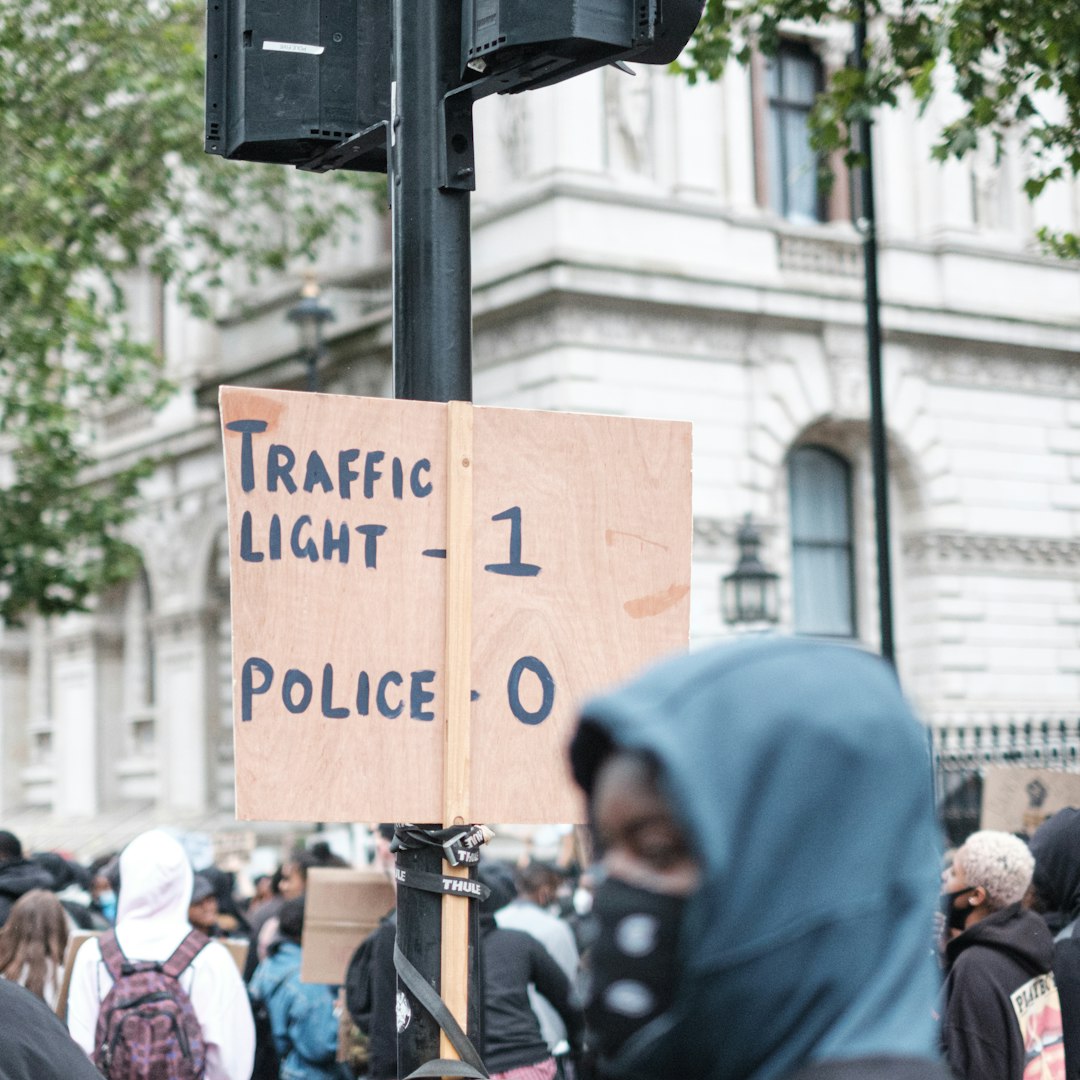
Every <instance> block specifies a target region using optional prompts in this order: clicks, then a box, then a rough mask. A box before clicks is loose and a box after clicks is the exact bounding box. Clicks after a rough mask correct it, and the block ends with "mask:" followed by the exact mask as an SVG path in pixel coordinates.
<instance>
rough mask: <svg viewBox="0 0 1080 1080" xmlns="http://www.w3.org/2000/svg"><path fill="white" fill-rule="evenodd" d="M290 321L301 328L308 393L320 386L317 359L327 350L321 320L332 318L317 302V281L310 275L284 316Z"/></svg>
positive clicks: (329, 310) (323, 306)
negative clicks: (297, 297) (296, 301)
mask: <svg viewBox="0 0 1080 1080" xmlns="http://www.w3.org/2000/svg"><path fill="white" fill-rule="evenodd" d="M286 317H287V318H288V320H289V322H292V323H296V328H297V329H298V330H299V331H300V349H301V352H302V353H303V354H304V363H305V365H306V366H307V388H308V390H309V391H310V392H311V393H315V392H316V391H317V390H318V389H319V361H320V360H321V359H322V357H323V353H324V351H325V349H326V346H325V343H324V342H323V323H328V322H333V321H334V318H335V316H334V312H333V311H332V310H331V309H330V308H328V307H327V306H326V305H325V304H322V303H320V302H319V283H318V282H317V281H316V280H315V277H314V276H313V275H309V276H308V279H307V281H306V282H305V283H304V287H303V288H302V289H301V290H300V300H299V302H298V303H296V304H294V305H293V306H292V307H291V308H289V311H288V313H287V315H286Z"/></svg>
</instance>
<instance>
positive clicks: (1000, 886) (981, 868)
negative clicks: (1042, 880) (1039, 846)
mask: <svg viewBox="0 0 1080 1080" xmlns="http://www.w3.org/2000/svg"><path fill="white" fill-rule="evenodd" d="M956 862H957V864H958V865H959V867H960V869H961V870H962V871H963V874H964V880H965V881H966V882H967V883H968V886H969V887H970V888H975V887H976V886H979V885H981V886H982V887H983V888H984V889H985V890H986V896H987V903H988V904H989V906H990V908H991V909H992V910H994V911H997V910H998V909H1000V908H1003V907H1008V906H1009V905H1010V904H1015V903H1016V902H1017V901H1018V900H1021V899H1022V898H1023V896H1024V893H1026V892H1027V889H1028V886H1029V885H1030V884H1031V876H1032V874H1033V873H1034V872H1035V857H1034V856H1033V855H1032V854H1031V852H1030V851H1028V847H1027V844H1025V843H1024V842H1023V840H1018V839H1017V838H1016V837H1015V836H1013V835H1012V834H1011V833H1007V832H996V831H994V830H992V829H984V830H982V831H981V832H977V833H972V834H971V836H969V837H968V838H967V840H965V841H964V843H963V845H962V846H961V847H960V849H959V850H958V851H957V853H956Z"/></svg>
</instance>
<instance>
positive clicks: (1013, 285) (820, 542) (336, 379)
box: [0, 35, 1080, 854]
mask: <svg viewBox="0 0 1080 1080" xmlns="http://www.w3.org/2000/svg"><path fill="white" fill-rule="evenodd" d="M843 53H844V43H843V42H842V41H840V42H838V41H835V40H832V39H831V38H829V37H828V36H824V35H823V36H820V37H817V38H814V39H810V40H799V41H791V42H789V43H787V44H786V45H785V47H784V49H783V50H782V51H781V54H780V56H779V58H778V60H777V61H776V62H775V63H768V64H767V63H765V62H764V61H762V62H760V63H757V64H755V65H753V66H751V67H750V68H740V67H735V66H733V67H732V68H731V69H730V70H729V72H728V73H727V75H726V76H725V78H724V80H723V81H722V82H721V83H719V84H714V85H702V86H696V87H690V86H688V85H686V84H685V83H684V82H683V81H681V80H679V79H677V78H674V77H672V76H669V75H667V74H665V73H663V72H657V71H653V70H650V69H642V70H640V71H639V72H638V74H637V76H636V77H633V78H631V77H628V76H626V75H624V74H622V73H620V72H618V71H616V70H614V69H606V70H604V71H601V72H594V73H592V74H590V75H587V76H584V77H581V78H578V79H574V80H572V81H570V82H567V83H564V84H562V85H560V86H557V87H554V88H551V89H547V90H543V91H537V92H533V93H529V94H523V95H519V96H516V97H510V98H499V99H489V100H486V101H484V102H482V103H480V104H479V105H478V108H477V138H478V177H479V188H478V191H477V194H476V197H475V199H474V241H473V245H474V246H473V265H474V286H475V294H474V320H475V398H476V401H477V403H478V404H497V405H505V406H517V407H522V408H530V409H556V410H574V411H586V412H603V413H616V414H620V415H637V416H650V417H660V418H666V419H689V420H692V421H693V423H694V456H695V461H694V522H695V546H694V573H693V589H692V635H693V640H694V642H695V644H701V643H704V642H707V641H711V640H714V639H719V638H722V637H725V636H727V635H730V634H732V633H735V632H742V629H743V628H742V627H738V626H733V625H730V624H729V623H728V622H726V621H725V617H724V610H723V605H722V581H723V578H724V577H725V576H726V575H728V574H730V573H731V572H732V569H733V568H734V566H735V564H736V561H737V558H738V554H739V551H738V544H737V532H738V529H739V527H740V525H741V524H742V523H744V522H745V520H746V518H747V515H750V519H751V523H752V525H753V527H754V528H755V529H756V531H757V534H758V536H759V538H760V541H761V547H760V557H761V560H762V562H763V563H764V565H765V566H766V567H767V568H768V570H769V571H771V572H773V573H775V574H776V575H777V578H776V584H777V593H776V605H777V611H776V614H777V617H778V621H777V622H776V624H775V626H776V628H777V629H778V630H780V631H781V632H794V633H798V634H813V635H823V636H829V637H833V638H840V639H850V640H852V641H856V642H860V643H862V644H864V645H865V646H866V647H868V648H870V649H874V648H876V647H877V645H878V640H877V637H878V623H877V602H878V586H877V580H876V551H875V541H874V528H873V502H872V490H871V473H870V456H869V441H868V400H869V397H868V387H867V359H866V340H865V310H864V304H863V277H862V274H863V270H862V249H861V237H860V234H859V232H858V231H857V229H856V228H855V226H853V224H852V223H851V215H850V206H851V185H850V181H849V178H848V176H847V175H846V174H845V173H844V171H843V169H842V168H841V169H840V171H839V172H838V176H837V181H836V183H835V184H834V186H833V187H832V189H831V190H830V191H825V190H823V189H822V187H821V185H820V183H819V182H818V179H817V176H816V169H815V162H814V159H813V156H812V154H811V152H810V151H809V149H808V146H807V139H806V122H807V113H808V110H809V107H810V104H811V102H812V98H813V93H814V90H815V89H816V87H817V86H818V85H819V84H820V80H821V78H822V73H823V72H824V70H825V69H826V68H827V67H828V66H830V65H834V64H839V63H842V62H843ZM946 108H947V102H945V103H942V104H940V105H939V106H936V109H946ZM941 122H942V115H941V114H940V113H938V112H936V111H935V109H932V110H931V111H930V113H929V114H928V115H927V116H925V117H923V118H922V119H919V118H917V117H916V115H915V112H914V110H913V109H908V108H901V109H899V110H896V111H894V112H890V113H886V114H883V115H882V116H881V117H880V119H879V122H878V124H877V126H876V129H875V138H876V140H877V143H876V147H875V149H876V154H877V201H878V216H879V237H880V252H881V261H880V274H881V291H882V305H883V306H882V316H881V319H882V325H883V330H884V342H885V344H884V368H885V401H886V410H887V421H888V432H889V453H890V485H891V501H892V541H891V542H892V558H893V576H894V582H893V587H894V602H895V624H896V637H897V656H898V667H899V673H900V677H901V680H902V682H903V685H904V687H905V689H906V690H907V692H908V693H909V694H910V696H911V697H912V698H913V700H914V702H915V703H916V705H917V707H918V709H919V710H920V712H921V714H922V715H923V717H924V718H925V719H926V720H927V721H928V723H930V724H931V725H932V727H933V730H934V732H935V741H936V745H937V747H938V752H939V783H940V785H941V793H942V794H943V795H949V796H950V799H951V803H950V805H952V807H953V811H952V812H953V813H954V814H960V815H961V816H962V815H963V814H964V813H969V812H970V805H968V804H964V803H963V800H964V799H968V800H969V803H970V800H971V799H977V785H978V781H977V773H978V770H979V768H980V767H981V766H982V764H985V763H986V762H989V761H1000V760H1012V761H1026V762H1036V761H1038V762H1043V761H1051V762H1053V763H1057V764H1064V765H1070V764H1071V765H1076V764H1077V760H1076V759H1077V753H1078V751H1080V732H1078V723H1080V705H1078V702H1080V267H1078V266H1075V265H1069V264H1065V263H1061V262H1056V261H1052V260H1049V259H1047V258H1045V257H1043V256H1041V255H1040V254H1039V252H1038V250H1037V247H1036V245H1035V243H1034V240H1033V236H1034V232H1035V229H1036V227H1037V226H1038V225H1040V224H1047V225H1050V226H1052V227H1056V228H1070V229H1073V230H1076V229H1077V228H1078V227H1080V192H1078V191H1077V189H1076V187H1075V186H1071V187H1070V186H1069V185H1068V184H1064V183H1063V184H1059V185H1057V186H1056V188H1055V189H1054V190H1048V192H1047V194H1046V195H1045V196H1044V197H1042V198H1041V199H1040V201H1039V202H1038V203H1037V204H1035V205H1034V206H1033V205H1032V204H1030V203H1029V202H1028V201H1027V200H1026V198H1025V197H1024V196H1023V194H1022V193H1021V192H1020V183H1021V180H1022V177H1023V162H1022V160H1020V159H1019V157H1018V156H1016V155H1010V154H1008V153H1006V155H1005V157H1004V158H1003V159H1002V160H1001V161H995V160H994V158H993V156H992V155H991V154H990V153H987V154H986V155H985V156H984V157H980V158H976V159H975V160H973V161H969V162H965V163H963V164H957V163H949V164H945V165H941V164H937V163H931V161H930V152H929V151H930V146H931V144H932V141H933V137H934V134H935V132H936V131H937V130H938V128H939V127H940V124H941ZM266 167H267V168H271V167H272V166H266ZM389 235H390V230H389V221H388V217H387V215H386V214H385V213H384V208H383V207H382V206H380V205H379V200H378V199H375V200H374V204H373V208H372V210H371V212H370V213H369V214H367V215H366V218H365V220H363V221H362V222H361V223H359V224H358V225H353V224H350V225H349V226H348V227H347V235H343V236H342V237H340V238H339V241H340V242H339V244H338V246H337V247H336V248H335V249H334V250H332V251H328V252H327V253H326V255H325V257H324V258H322V259H321V260H320V261H319V263H318V264H317V266H316V267H315V271H316V272H317V275H318V281H319V283H320V284H321V287H322V292H321V295H320V296H319V297H318V303H319V304H321V305H324V306H325V307H326V308H327V309H329V310H331V311H332V312H333V314H334V320H333V321H332V322H330V321H326V322H323V323H321V324H320V329H321V331H322V334H323V341H324V345H323V347H322V348H321V349H320V351H319V354H318V355H317V356H315V354H313V353H310V352H309V351H308V347H307V346H305V345H303V344H302V342H301V337H300V336H299V335H298V334H297V329H298V327H297V325H296V324H295V323H294V322H290V320H289V318H288V313H289V311H290V310H291V309H293V308H294V307H295V305H296V304H297V301H298V295H299V290H300V285H301V279H302V270H303V268H297V271H296V273H295V274H294V275H292V276H289V277H287V278H286V277H283V278H281V279H279V280H276V281H272V282H267V283H264V284H263V285H261V286H258V287H256V288H252V287H251V286H250V285H249V284H248V283H247V281H246V280H244V279H240V278H239V276H238V278H237V280H236V281H235V282H234V283H233V286H232V287H231V288H226V289H224V290H222V292H221V294H220V295H218V296H217V297H215V300H214V302H215V306H216V312H217V319H216V322H215V323H213V324H206V323H199V322H196V321H194V320H193V319H191V318H190V317H189V316H187V315H185V314H184V313H183V312H181V310H180V309H179V308H178V307H177V305H176V304H175V303H173V301H172V298H171V297H170V296H169V294H168V293H167V292H166V291H163V290H162V289H161V288H159V287H158V286H157V285H156V284H155V282H153V281H152V280H150V279H149V278H148V279H146V280H136V281H133V282H132V297H133V298H134V301H135V310H136V313H137V317H138V318H139V319H140V320H141V326H142V329H143V332H144V333H145V335H146V336H147V337H148V338H149V339H150V340H152V341H155V342H157V343H158V345H159V346H160V349H161V351H162V353H163V355H164V357H165V360H166V365H167V369H168V372H169V374H170V376H171V377H172V378H173V380H174V381H175V382H176V383H177V384H178V386H179V388H180V389H179V392H178V394H177V395H176V397H175V398H174V399H173V401H172V402H171V403H170V404H169V405H168V406H167V407H166V408H165V409H164V410H163V411H162V412H160V413H157V414H151V413H149V412H146V411H143V410H141V409H139V408H136V407H133V408H131V409H130V410H128V411H124V412H118V413H116V414H115V415H111V416H109V417H107V418H106V419H105V421H104V422H103V423H102V424H101V426H100V429H99V430H98V432H97V439H98V445H99V446H100V450H101V459H102V462H103V463H104V466H105V467H106V468H108V467H110V466H111V465H112V464H114V463H119V462H125V461H129V460H131V459H132V458H133V457H135V456H139V455H143V454H151V455H153V456H154V457H155V458H157V459H158V460H160V462H161V464H160V465H159V466H158V468H157V469H156V471H155V472H154V474H153V477H152V478H151V479H150V480H149V481H148V482H147V483H146V485H145V501H144V504H143V507H142V509H141V511H140V513H139V515H138V517H137V519H136V520H135V521H134V522H133V523H132V524H131V527H130V530H129V537H130V539H131V541H132V543H133V544H134V545H135V546H136V547H137V548H138V550H139V551H140V552H141V555H142V563H143V572H142V574H141V575H140V576H139V577H137V578H136V579H134V580H132V581H131V582H130V583H129V584H128V585H126V586H124V587H122V588H118V589H116V590H114V591H113V592H110V593H109V594H108V595H106V596H103V597H101V599H100V603H99V604H98V606H97V608H96V610H95V611H94V612H93V613H92V614H90V615H80V616H72V617H68V618H64V619H60V620H55V621H51V622H44V621H40V620H39V621H36V622H33V623H31V624H29V625H28V627H27V628H26V629H25V630H19V631H12V630H7V631H4V632H3V635H2V637H0V809H2V814H3V819H4V823H5V827H8V828H12V829H14V830H15V831H16V832H18V833H20V834H21V835H22V836H23V837H24V839H25V840H26V842H27V843H28V844H30V845H34V846H42V847H46V846H52V845H54V844H64V845H67V846H69V847H74V848H75V849H76V850H79V851H81V852H82V853H85V854H94V853H96V851H98V850H104V849H105V848H107V847H110V846H112V847H115V846H116V845H117V844H118V843H120V842H122V841H123V840H125V839H126V838H127V837H128V836H130V835H131V834H133V833H134V832H136V831H138V830H139V829H141V828H143V827H145V826H146V825H147V824H148V823H150V822H152V821H169V822H171V823H174V824H180V825H183V826H185V827H190V828H192V829H199V830H202V831H206V832H211V833H213V832H220V831H227V830H229V829H230V828H233V829H235V828H237V826H236V825H235V823H234V821H233V819H232V736H231V726H232V721H231V702H230V683H231V673H230V654H229V577H228V552H227V536H226V531H225V492H224V481H223V468H222V454H221V445H220V433H219V426H218V418H217V414H216V408H215V402H216V394H217V387H218V385H219V384H221V383H229V384H246V385H257V386H274V387H283V388H293V389H303V388H304V387H305V386H306V385H307V383H306V379H307V375H308V367H309V362H312V361H314V362H315V363H316V366H317V373H316V374H317V378H318V382H319V386H320V387H321V389H322V390H324V391H326V392H334V393H344V394H364V395H388V394H390V393H391V386H392V382H391V373H390V340H391V332H390V291H389V285H390V282H389V264H390V251H389ZM751 629H760V627H751ZM972 778H974V780H973V779H972ZM958 800H959V801H958ZM965 807H967V808H966V809H965Z"/></svg>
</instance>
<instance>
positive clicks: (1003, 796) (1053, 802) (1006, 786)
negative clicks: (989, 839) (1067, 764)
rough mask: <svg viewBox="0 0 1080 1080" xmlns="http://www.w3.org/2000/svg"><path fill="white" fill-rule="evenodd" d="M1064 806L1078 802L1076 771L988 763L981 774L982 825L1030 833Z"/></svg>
mask: <svg viewBox="0 0 1080 1080" xmlns="http://www.w3.org/2000/svg"><path fill="white" fill-rule="evenodd" d="M1067 806H1080V775H1077V774H1076V773H1067V772H1062V771H1061V770H1060V769H1024V768H1020V767H1018V766H1014V765H991V766H988V767H987V769H986V772H985V775H984V777H983V793H982V817H981V819H980V820H981V825H982V828H984V829H1001V830H1003V831H1004V832H1022V833H1026V834H1027V835H1028V836H1031V835H1032V834H1033V833H1034V832H1035V830H1036V829H1037V828H1038V827H1039V826H1040V825H1041V824H1042V823H1043V822H1044V821H1046V819H1047V818H1049V817H1053V816H1054V814H1056V813H1057V812H1058V811H1059V810H1064V809H1065V807H1067Z"/></svg>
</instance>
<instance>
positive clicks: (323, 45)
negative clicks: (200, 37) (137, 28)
mask: <svg viewBox="0 0 1080 1080" xmlns="http://www.w3.org/2000/svg"><path fill="white" fill-rule="evenodd" d="M206 42H207V44H206V151H207V153H210V154H220V155H221V156H222V157H227V158H233V159H238V160H242V161H264V162H272V163H278V164H285V165H296V166H299V167H300V168H304V169H313V170H316V171H324V170H325V169H330V168H337V169H355V170H359V171H363V172H385V171H386V130H387V124H388V122H389V119H390V80H391V70H390V69H391V60H392V40H391V0H209V2H208V3H207V12H206Z"/></svg>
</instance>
